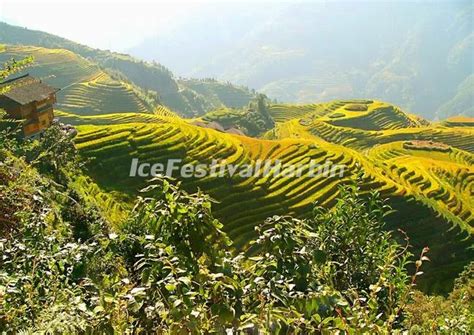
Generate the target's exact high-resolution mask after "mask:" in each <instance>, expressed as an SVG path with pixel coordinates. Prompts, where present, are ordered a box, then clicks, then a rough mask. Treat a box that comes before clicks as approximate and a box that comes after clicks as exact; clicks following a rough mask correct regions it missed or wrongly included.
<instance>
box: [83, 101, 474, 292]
mask: <svg viewBox="0 0 474 335" xmlns="http://www.w3.org/2000/svg"><path fill="white" fill-rule="evenodd" d="M354 104H365V105H367V111H362V112H359V111H358V112H354V111H347V113H348V114H350V116H341V121H342V120H343V119H344V117H349V118H355V116H354V115H353V114H352V113H361V115H360V118H362V119H363V120H365V122H361V123H360V124H361V125H369V126H370V128H374V129H373V130H365V129H363V128H364V127H362V128H361V127H359V128H357V122H354V124H355V127H354V128H348V127H343V126H341V125H339V126H335V125H332V124H331V122H334V120H333V119H332V118H330V117H329V115H332V114H334V113H340V112H338V111H337V110H338V109H344V110H347V109H346V108H349V109H354V106H353V105H354ZM284 108H286V109H287V110H288V111H291V113H292V114H291V115H292V116H293V117H295V116H297V115H299V117H300V119H291V118H290V119H289V120H288V121H283V120H282V119H281V116H280V121H283V122H280V123H277V126H276V128H275V130H274V131H270V132H269V134H271V135H273V137H274V138H276V140H264V139H256V138H249V137H243V136H236V135H231V134H225V133H221V132H218V131H215V130H211V129H206V128H201V127H196V126H193V125H190V124H188V123H186V122H183V121H182V120H179V119H177V118H174V119H172V118H168V119H165V118H161V119H160V117H153V119H154V120H153V121H150V120H148V119H146V117H145V116H144V118H143V119H140V118H141V116H138V115H130V116H129V117H127V119H126V120H125V119H123V120H121V121H120V123H119V122H117V121H116V116H112V115H111V116H108V115H104V116H100V117H99V116H97V117H93V118H92V119H91V118H89V119H87V120H84V121H81V122H80V120H81V119H83V117H76V121H75V123H76V124H82V125H79V126H78V127H77V129H78V130H79V135H78V137H77V138H76V143H77V147H78V148H79V150H80V152H81V153H82V154H83V155H84V156H86V157H95V158H96V159H95V160H94V161H93V163H92V165H91V166H90V171H91V174H92V176H93V177H94V179H95V180H96V181H97V182H98V183H99V184H100V185H101V187H103V188H104V189H106V190H109V191H116V192H120V193H122V194H124V195H127V196H133V195H134V194H136V192H137V190H138V189H139V188H140V187H142V186H143V185H145V180H146V178H139V177H134V178H131V177H129V172H130V166H131V161H132V158H138V159H139V161H140V162H146V163H152V164H155V163H166V162H167V161H168V160H169V159H182V163H180V166H181V165H182V164H186V163H192V164H210V163H211V162H212V161H213V160H217V161H219V166H222V165H224V162H225V164H236V165H238V166H245V165H246V164H250V165H252V166H256V164H257V161H258V160H263V161H265V160H271V161H273V162H275V161H280V162H281V163H282V164H283V166H285V165H286V164H289V165H297V166H300V167H301V169H302V171H303V172H304V173H303V175H302V176H300V177H298V176H289V177H287V176H285V174H280V175H278V176H273V175H270V176H263V172H262V173H260V175H258V176H255V175H254V174H253V175H252V176H246V175H243V176H242V175H233V176H231V175H230V173H229V172H227V173H226V175H225V176H224V177H223V178H220V177H217V176H206V177H204V178H183V179H182V180H181V181H182V182H183V187H185V189H187V190H191V191H192V190H196V189H197V188H200V189H202V190H204V191H205V192H207V193H209V194H210V195H211V196H212V197H213V198H215V199H218V200H219V202H218V203H216V204H215V205H214V213H215V215H216V217H217V218H219V219H220V220H221V221H222V222H223V223H224V229H225V231H226V232H227V233H228V234H229V236H230V237H231V238H232V239H233V240H234V242H235V245H236V246H237V247H239V248H240V247H243V246H244V245H245V244H246V243H247V242H248V241H249V240H250V239H251V238H252V237H254V236H255V231H254V227H255V225H256V224H258V223H259V222H263V220H265V219H266V218H267V217H269V216H272V215H285V214H289V215H295V216H297V217H306V216H308V215H309V214H310V213H311V211H312V208H313V203H315V202H317V203H318V204H320V205H323V206H326V207H331V206H332V205H334V201H335V199H336V197H337V195H338V186H339V185H342V184H345V183H347V181H348V180H349V179H351V178H354V176H355V175H356V174H357V173H358V171H363V172H364V173H365V177H364V181H363V184H361V185H360V187H361V188H362V190H364V191H374V190H376V191H378V192H380V193H381V194H382V195H383V196H384V197H388V198H389V199H390V204H391V205H392V206H393V207H394V208H395V209H396V213H395V214H393V215H392V216H391V217H389V218H388V221H389V222H390V226H391V227H393V228H402V229H404V230H405V231H406V232H407V233H408V235H409V236H410V237H411V238H412V241H411V243H412V244H413V246H414V248H415V250H417V249H419V248H422V247H423V246H425V245H429V246H430V248H431V249H432V251H431V256H432V259H433V262H432V263H431V264H430V265H429V266H428V270H427V275H426V276H425V279H424V280H425V283H427V284H426V285H429V287H430V289H431V290H445V289H446V287H447V286H449V282H450V279H452V278H453V276H454V274H455V273H457V272H459V271H460V270H461V269H462V267H463V266H464V265H465V264H466V262H468V261H469V260H472V257H473V254H472V249H470V248H471V247H472V243H473V224H474V213H473V212H472V209H473V208H474V203H473V199H474V197H473V192H474V189H473V187H474V184H473V182H474V178H473V177H474V170H473V165H474V164H473V163H474V156H473V152H474V148H473V147H472V143H474V129H473V128H472V127H469V126H463V127H456V126H455V127H446V126H443V125H429V124H428V123H427V122H426V121H424V120H421V119H418V118H414V117H411V116H409V115H406V114H404V113H403V112H402V111H401V110H399V109H398V108H396V107H394V106H391V105H388V104H386V103H382V102H372V101H370V102H368V101H366V102H365V103H362V102H361V101H346V102H342V101H336V102H331V103H326V104H318V105H309V106H296V107H295V108H293V107H292V106H282V105H278V106H272V107H271V112H272V113H273V114H274V115H276V116H277V115H281V114H279V113H281V110H282V109H284ZM380 109H382V110H383V111H384V112H383V113H381V114H380V113H378V112H377V111H378V110H380ZM312 113H313V115H318V116H317V117H316V116H315V117H314V118H315V119H317V118H320V121H317V123H321V124H322V125H327V127H334V128H341V129H343V130H344V131H338V132H335V133H336V134H337V133H341V134H342V135H341V136H346V139H345V140H344V141H341V138H339V136H337V135H335V136H334V138H332V137H331V136H330V135H328V134H326V136H325V137H322V136H321V137H320V136H319V135H318V133H317V132H315V131H313V127H312V125H309V124H306V123H305V122H300V121H301V120H306V118H311V115H312ZM303 117H304V118H303ZM369 120H370V122H368V121H369ZM344 122H345V121H344ZM344 122H343V123H344ZM301 123H303V124H304V125H302V124H301ZM365 128H366V127H365ZM354 133H355V134H356V136H357V138H355V137H354V138H352V140H351V137H350V136H353V135H352V134H354ZM269 134H267V136H269ZM429 134H431V135H432V134H438V136H437V137H436V138H437V141H439V142H430V140H428V139H427V140H426V141H422V140H421V139H423V138H422V136H427V138H430V137H429ZM441 135H442V136H441ZM431 138H433V137H431ZM331 142H333V143H331ZM342 142H343V143H344V145H345V146H341V145H340V144H339V143H342ZM351 143H352V144H351ZM311 160H313V161H314V162H315V163H318V164H321V165H323V166H324V164H325V162H327V161H331V162H332V164H339V165H344V166H345V169H346V170H345V171H344V174H343V176H342V177H340V175H339V174H338V173H337V174H336V175H334V176H329V177H328V176H324V175H318V176H316V177H314V176H309V175H308V171H309V168H310V161H311ZM259 168H260V170H263V168H264V167H262V166H260V167H259ZM407 212H409V213H410V216H409V217H408V216H407V215H406V213H407ZM446 254H449V255H451V256H450V257H449V258H446V257H445V255H446ZM446 285H447V286H446Z"/></svg>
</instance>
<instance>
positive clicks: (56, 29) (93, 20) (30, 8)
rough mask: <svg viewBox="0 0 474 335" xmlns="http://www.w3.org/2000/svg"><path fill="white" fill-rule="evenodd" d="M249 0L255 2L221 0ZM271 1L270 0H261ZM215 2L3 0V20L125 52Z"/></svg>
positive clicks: (0, 9)
mask: <svg viewBox="0 0 474 335" xmlns="http://www.w3.org/2000/svg"><path fill="white" fill-rule="evenodd" d="M218 2H219V3H223V2H233V3H235V2H242V3H244V2H247V3H248V5H251V4H252V3H255V2H256V1H255V0H253V1H251V0H239V1H236V0H219V1H218ZM258 2H264V3H268V4H269V6H271V3H272V1H270V0H267V1H265V0H258ZM215 3H216V0H173V1H170V0H168V1H163V0H128V1H125V0H81V1H78V0H39V1H38V0H0V20H1V21H5V22H7V23H11V24H15V25H19V26H24V27H28V28H31V29H37V30H42V31H46V32H49V33H52V34H56V35H59V36H62V37H66V38H68V39H71V40H73V41H76V42H80V43H83V44H87V45H89V46H92V47H97V48H103V49H113V50H117V51H121V50H124V49H127V48H129V47H132V46H134V45H136V44H137V43H139V42H141V41H142V40H143V39H144V38H146V37H148V36H152V35H157V34H158V33H159V32H160V31H162V30H163V29H170V28H172V27H173V25H175V24H179V22H180V21H181V20H186V17H187V16H188V15H191V14H193V15H195V14H196V12H199V10H201V9H202V8H203V7H206V6H212V5H213V4H215Z"/></svg>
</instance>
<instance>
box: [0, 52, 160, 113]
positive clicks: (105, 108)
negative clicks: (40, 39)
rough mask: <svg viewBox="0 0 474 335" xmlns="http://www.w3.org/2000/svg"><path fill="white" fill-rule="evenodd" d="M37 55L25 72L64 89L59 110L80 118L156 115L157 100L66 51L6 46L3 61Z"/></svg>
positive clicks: (60, 92) (60, 96)
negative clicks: (116, 113)
mask: <svg viewBox="0 0 474 335" xmlns="http://www.w3.org/2000/svg"><path fill="white" fill-rule="evenodd" d="M30 55H31V56H33V57H34V59H35V62H34V64H33V65H32V66H31V67H29V68H28V69H26V70H24V71H23V72H24V73H30V74H31V75H33V76H36V77H39V78H42V79H43V80H44V81H45V82H47V83H48V84H50V85H52V86H54V87H56V88H58V89H60V91H59V92H58V107H59V108H61V109H63V110H65V111H69V112H72V113H76V114H80V115H94V114H106V113H112V112H132V111H139V112H142V113H144V112H152V111H153V110H154V108H155V105H156V103H157V102H156V101H154V100H153V99H146V98H145V94H144V93H143V92H141V91H140V89H138V88H137V87H136V86H133V85H131V84H129V83H127V82H123V81H121V80H119V79H114V78H112V77H111V76H110V75H108V74H107V73H105V72H104V71H102V70H101V69H100V68H99V67H98V66H97V65H95V64H94V63H92V62H90V61H88V60H86V59H85V58H83V57H81V56H78V55H77V54H75V53H73V52H71V51H67V50H64V49H45V48H41V47H18V46H6V47H5V48H4V50H3V52H0V62H2V63H3V62H5V61H7V60H9V59H11V58H14V59H22V58H24V57H25V56H30Z"/></svg>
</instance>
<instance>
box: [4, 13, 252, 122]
mask: <svg viewBox="0 0 474 335" xmlns="http://www.w3.org/2000/svg"><path fill="white" fill-rule="evenodd" d="M0 43H3V44H10V45H34V46H38V47H42V48H48V49H62V50H68V51H69V52H71V53H74V54H75V55H78V56H81V57H84V58H86V59H88V60H90V61H91V62H93V63H95V64H98V65H99V66H100V67H101V69H102V70H103V71H105V72H107V73H108V74H113V75H114V76H117V77H119V78H123V79H125V80H124V81H126V82H129V83H131V84H133V86H135V87H137V88H139V90H141V91H143V92H148V91H153V92H154V93H155V94H156V95H158V96H159V100H160V103H162V104H164V105H166V106H167V107H169V108H171V109H173V110H174V111H176V112H178V113H179V114H180V115H183V116H188V117H189V116H199V115H203V114H205V113H206V112H208V111H209V110H212V109H216V108H221V107H243V106H245V105H247V103H248V101H249V100H250V99H251V98H252V97H253V95H254V94H253V93H252V92H249V90H248V89H246V88H244V87H240V86H234V85H231V84H224V83H220V82H216V81H213V80H203V81H201V80H194V79H189V80H185V79H180V80H178V79H176V78H175V77H174V75H173V73H172V72H171V71H170V70H168V69H167V68H166V67H164V66H163V65H161V64H158V63H156V62H144V61H142V60H139V59H136V58H133V57H131V56H129V55H125V54H120V53H115V52H110V51H107V50H99V49H93V48H90V47H88V46H85V45H82V44H78V43H75V42H73V41H70V40H67V39H65V38H62V37H59V36H55V35H52V34H48V33H45V32H42V31H35V30H30V29H26V28H23V27H16V26H12V25H9V24H6V23H4V22H0ZM0 57H1V56H0ZM61 63H62V60H59V64H55V66H56V65H59V66H60V64H61ZM49 75H50V73H46V74H45V76H49ZM60 77H61V76H57V78H60ZM52 83H53V84H54V82H52ZM64 86H66V85H58V87H64ZM128 111H132V110H128ZM111 112H116V111H111Z"/></svg>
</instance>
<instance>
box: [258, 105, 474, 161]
mask: <svg viewBox="0 0 474 335" xmlns="http://www.w3.org/2000/svg"><path fill="white" fill-rule="evenodd" d="M355 106H358V107H355ZM355 108H358V109H361V110H359V111H354V110H351V109H355ZM278 109H279V112H278V113H280V114H282V113H285V112H284V111H286V112H287V113H288V114H289V115H298V117H296V118H289V119H283V120H281V121H280V122H278V123H277V125H276V127H275V129H273V130H271V131H270V132H268V133H267V134H266V136H265V137H266V138H268V139H282V138H306V139H316V140H319V139H323V140H325V141H327V142H331V143H335V144H340V145H344V146H346V147H350V148H353V149H356V150H359V151H364V150H366V149H369V148H372V147H373V146H375V145H379V144H385V143H391V142H395V141H403V140H407V141H409V140H425V141H435V142H441V143H445V144H447V145H449V146H453V147H455V148H458V149H461V150H466V151H468V152H470V153H473V152H474V132H473V127H472V126H470V124H471V123H472V118H461V119H458V120H462V122H461V123H459V122H458V123H456V122H450V121H449V120H447V121H445V122H441V123H437V124H430V123H429V122H428V121H426V120H424V119H422V118H419V117H416V116H412V115H409V114H405V113H403V111H401V110H400V109H399V108H397V107H394V106H391V105H390V104H387V103H383V102H380V101H365V103H362V102H361V101H359V100H354V101H333V102H329V103H324V104H318V105H307V106H304V105H303V106H300V105H297V106H294V105H281V106H278ZM363 109H365V110H363ZM301 111H308V112H304V113H303V112H301ZM270 112H271V113H272V115H275V112H273V109H272V108H271V109H270ZM277 115H278V114H277ZM453 120H456V119H453Z"/></svg>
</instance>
